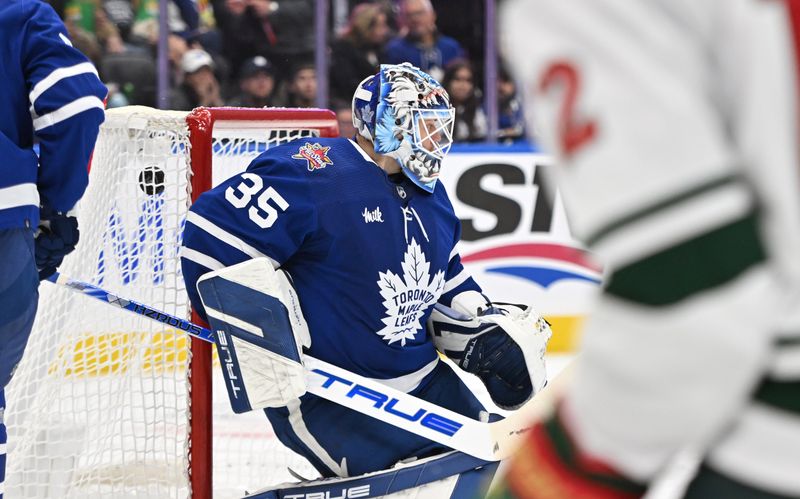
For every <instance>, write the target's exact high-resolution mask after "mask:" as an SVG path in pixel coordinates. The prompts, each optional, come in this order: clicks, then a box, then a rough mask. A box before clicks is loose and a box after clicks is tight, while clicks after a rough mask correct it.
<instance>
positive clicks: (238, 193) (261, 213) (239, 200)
mask: <svg viewBox="0 0 800 499" xmlns="http://www.w3.org/2000/svg"><path fill="white" fill-rule="evenodd" d="M241 177H242V181H241V182H240V183H239V185H237V186H236V187H228V188H227V189H225V199H227V200H228V202H229V203H230V204H232V205H233V206H234V208H245V207H246V206H248V205H249V204H250V201H251V200H252V199H253V196H256V195H258V197H257V198H256V205H255V206H250V208H248V210H247V215H248V216H249V217H250V220H252V221H253V223H255V224H256V225H258V226H259V227H261V228H262V229H268V228H270V227H272V225H273V224H274V223H275V221H276V220H277V219H278V210H277V209H276V208H275V207H274V206H272V205H271V204H270V201H273V202H274V203H275V205H277V207H278V209H280V210H281V211H286V208H288V207H289V203H288V202H287V201H286V200H285V199H283V196H281V195H280V194H278V191H276V190H275V189H273V188H272V187H267V188H266V189H264V181H263V180H262V179H261V177H259V176H258V175H255V174H253V173H243V174H242V175H241ZM259 193H261V194H259Z"/></svg>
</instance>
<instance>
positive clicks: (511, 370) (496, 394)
mask: <svg viewBox="0 0 800 499" xmlns="http://www.w3.org/2000/svg"><path fill="white" fill-rule="evenodd" d="M458 365H459V367H461V368H462V369H463V370H465V371H467V372H468V373H472V374H475V375H476V376H478V377H479V378H480V379H481V381H483V385H484V386H485V387H486V391H488V392H489V395H491V397H492V400H493V401H494V403H495V404H497V406H498V407H502V408H504V409H507V408H513V407H518V406H520V405H522V404H523V403H525V401H526V400H528V399H529V398H530V397H531V395H532V394H533V386H532V385H531V378H530V375H529V374H528V368H527V366H526V365H525V356H524V355H523V354H522V349H520V347H519V345H517V344H516V343H514V340H512V339H511V337H510V336H509V335H508V333H506V332H505V331H503V330H502V329H498V328H494V329H493V330H492V331H489V332H487V333H485V334H481V335H479V336H477V337H476V338H472V339H471V340H469V342H468V343H467V348H466V349H465V350H464V356H463V357H462V359H461V361H460V362H459V363H458Z"/></svg>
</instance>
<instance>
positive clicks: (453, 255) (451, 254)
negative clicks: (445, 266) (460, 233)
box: [447, 245, 458, 263]
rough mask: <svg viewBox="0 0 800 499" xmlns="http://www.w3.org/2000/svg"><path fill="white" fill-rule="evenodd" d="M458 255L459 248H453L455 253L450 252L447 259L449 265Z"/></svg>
mask: <svg viewBox="0 0 800 499" xmlns="http://www.w3.org/2000/svg"><path fill="white" fill-rule="evenodd" d="M457 254H458V246H457V245H456V246H453V251H451V252H450V256H448V257H447V263H450V262H452V261H453V258H455V256H456V255H457Z"/></svg>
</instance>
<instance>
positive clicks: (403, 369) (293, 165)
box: [182, 138, 480, 391]
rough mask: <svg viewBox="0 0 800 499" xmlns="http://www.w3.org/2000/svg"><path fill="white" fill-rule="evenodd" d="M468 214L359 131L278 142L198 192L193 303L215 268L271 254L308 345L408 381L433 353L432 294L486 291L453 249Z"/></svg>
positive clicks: (443, 298) (191, 238) (425, 368)
mask: <svg viewBox="0 0 800 499" xmlns="http://www.w3.org/2000/svg"><path fill="white" fill-rule="evenodd" d="M459 237H460V224H459V220H458V218H457V217H456V216H455V214H454V212H453V207H452V205H451V203H450V201H449V199H448V197H447V194H446V192H445V190H444V188H443V186H442V185H438V186H437V187H436V189H435V191H434V192H433V193H432V194H431V193H427V192H425V191H423V190H421V189H420V188H418V187H417V186H415V185H414V184H413V183H412V182H411V181H410V180H408V179H407V178H406V177H404V176H402V175H392V176H389V175H387V174H386V173H385V172H384V171H383V170H382V169H381V168H380V167H379V166H378V165H376V164H375V163H374V162H373V161H372V160H371V159H370V158H369V156H367V154H366V153H365V152H364V151H363V150H362V149H361V148H360V147H359V146H358V145H357V144H356V143H355V142H353V141H351V140H348V139H342V138H334V139H300V140H296V141H293V142H290V143H288V144H285V145H282V146H279V147H275V148H272V149H270V150H268V151H267V152H265V153H263V154H262V155H261V156H259V157H258V158H256V159H255V160H254V161H253V162H252V163H251V164H250V166H249V167H248V168H247V171H246V172H245V173H242V174H240V175H236V176H234V177H233V178H231V179H229V180H227V181H226V182H224V183H222V184H221V185H219V186H217V187H216V188H214V189H212V190H211V191H208V192H206V193H204V194H203V195H201V196H200V198H199V199H198V200H197V202H196V203H195V204H194V206H192V208H191V211H190V213H189V215H188V218H187V223H186V229H185V233H184V241H183V244H184V247H183V249H182V265H183V273H184V278H185V280H186V285H187V289H188V292H189V295H190V298H191V301H192V304H193V306H194V307H195V308H196V309H197V310H198V311H200V313H201V315H203V316H204V312H203V310H202V305H201V302H200V299H199V296H198V294H197V291H196V288H195V285H196V282H197V279H198V278H199V277H200V276H202V275H203V274H204V273H206V272H208V271H210V270H217V269H220V268H223V267H226V266H230V265H233V264H236V263H239V262H242V261H244V260H247V259H250V258H255V257H262V256H266V257H268V258H270V259H271V260H272V261H273V265H274V266H275V267H281V268H283V269H284V270H286V271H288V272H289V274H290V275H291V276H292V279H293V281H294V285H295V287H296V289H297V293H298V296H299V299H300V303H301V306H302V309H303V312H304V314H305V317H306V320H307V322H308V325H309V330H310V332H311V342H312V343H311V348H310V351H309V353H311V354H312V355H314V356H315V357H317V358H320V359H322V360H325V361H327V362H330V363H332V364H335V365H338V366H340V367H343V368H345V369H348V370H350V371H352V372H355V373H358V374H361V375H364V376H367V377H370V378H375V379H382V380H390V379H393V378H399V379H400V380H406V383H400V384H396V385H395V386H396V387H397V388H400V389H403V390H404V391H409V390H411V389H413V388H414V386H416V384H418V383H419V381H420V380H421V379H422V378H423V377H424V376H425V375H426V374H427V373H429V372H431V371H432V370H433V368H434V366H435V364H436V360H437V354H436V350H435V347H434V345H433V342H432V341H431V339H430V337H429V335H428V334H427V331H426V322H427V318H428V316H429V315H430V312H431V310H432V308H433V304H434V303H436V302H437V301H438V302H442V303H444V304H445V305H450V301H451V300H452V298H453V297H454V296H455V295H457V294H458V293H460V292H463V291H467V290H476V291H480V288H479V287H478V285H477V284H476V283H475V281H474V280H473V279H472V278H471V277H470V276H469V274H468V273H467V272H466V270H465V269H464V268H463V266H462V265H461V261H460V258H459V256H458V253H457V252H456V250H455V246H456V242H457V241H458V240H459Z"/></svg>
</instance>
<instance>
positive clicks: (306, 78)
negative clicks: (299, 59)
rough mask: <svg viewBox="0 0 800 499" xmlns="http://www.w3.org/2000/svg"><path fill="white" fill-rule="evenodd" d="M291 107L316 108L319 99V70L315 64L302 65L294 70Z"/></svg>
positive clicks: (289, 94) (289, 99)
mask: <svg viewBox="0 0 800 499" xmlns="http://www.w3.org/2000/svg"><path fill="white" fill-rule="evenodd" d="M287 90H288V104H289V106H290V107H315V106H316V99H317V70H316V69H315V68H314V64H313V63H301V64H299V65H298V66H296V67H295V68H294V69H293V70H292V77H291V79H290V80H289V85H288V87H287Z"/></svg>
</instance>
